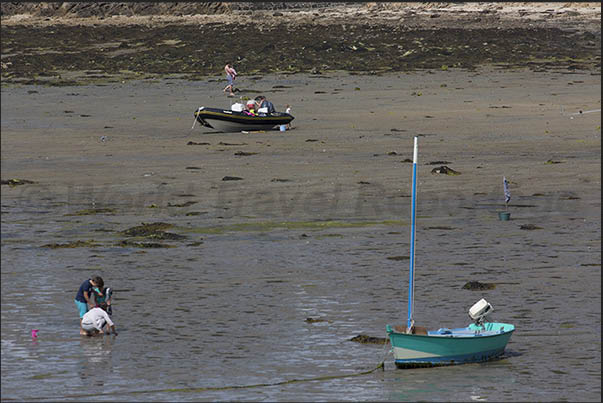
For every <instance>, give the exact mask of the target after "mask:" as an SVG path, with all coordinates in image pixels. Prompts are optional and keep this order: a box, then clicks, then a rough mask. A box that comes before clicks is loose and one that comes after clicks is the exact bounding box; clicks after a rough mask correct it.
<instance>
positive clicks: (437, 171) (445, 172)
mask: <svg viewBox="0 0 603 403" xmlns="http://www.w3.org/2000/svg"><path fill="white" fill-rule="evenodd" d="M431 173H432V174H443V175H451V176H454V175H460V174H461V173H460V172H458V171H455V170H454V169H452V168H449V167H447V166H446V165H442V166H441V167H439V168H434V169H432V170H431Z"/></svg>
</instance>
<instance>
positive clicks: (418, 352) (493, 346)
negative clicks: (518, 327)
mask: <svg viewBox="0 0 603 403" xmlns="http://www.w3.org/2000/svg"><path fill="white" fill-rule="evenodd" d="M414 140H415V141H414V152H413V168H412V207H411V233H410V234H411V235H410V270H409V272H410V274H409V286H408V321H407V324H406V327H402V326H392V325H387V326H386V330H387V335H388V337H389V340H390V342H391V346H392V351H393V355H394V360H395V361H394V362H395V364H396V366H397V367H398V368H416V367H432V366H439V365H454V364H465V363H471V362H481V361H487V360H490V359H493V358H496V357H499V356H501V355H502V354H503V352H504V350H505V347H506V345H507V343H508V341H509V339H510V338H511V335H512V334H513V331H514V330H515V326H513V325H510V324H508V323H490V322H486V321H485V317H486V316H487V315H488V314H490V313H491V312H492V305H490V304H489V303H488V302H487V301H486V300H485V299H483V298H482V299H481V300H480V301H478V302H477V303H476V304H475V305H473V306H472V307H471V308H470V309H469V317H470V318H471V319H472V320H473V321H474V322H473V323H471V324H469V325H468V326H467V327H462V328H454V329H447V328H440V329H438V330H432V331H428V330H427V329H425V328H423V327H420V326H416V325H415V321H414V318H413V310H414V269H415V221H416V195H417V156H418V138H417V137H415V139H414Z"/></svg>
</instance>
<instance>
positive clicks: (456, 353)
mask: <svg viewBox="0 0 603 403" xmlns="http://www.w3.org/2000/svg"><path fill="white" fill-rule="evenodd" d="M514 330H515V327H514V326H513V325H510V324H506V323H485V324H484V325H483V326H482V327H478V326H475V325H470V326H469V327H466V328H460V329H453V330H451V331H449V330H447V331H446V332H440V331H436V332H428V334H427V335H419V334H406V333H402V332H398V331H396V330H394V328H393V327H392V326H390V325H388V326H387V334H388V336H389V339H390V342H391V345H392V350H393V354H394V360H395V361H394V362H395V364H396V366H397V367H398V368H417V367H432V366H440V365H456V364H466V363H472V362H482V361H488V360H491V359H493V358H496V357H499V356H501V355H502V354H503V352H504V350H505V347H506V345H507V343H508V342H509V339H510V338H511V335H512V334H513V331H514Z"/></svg>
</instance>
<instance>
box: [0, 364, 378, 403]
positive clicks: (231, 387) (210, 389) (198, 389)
mask: <svg viewBox="0 0 603 403" xmlns="http://www.w3.org/2000/svg"><path fill="white" fill-rule="evenodd" d="M379 368H381V369H382V370H383V371H385V359H384V360H383V361H381V363H379V365H377V366H376V367H375V368H373V369H371V370H368V371H362V372H355V373H353V374H341V375H325V376H318V377H315V378H306V379H289V380H285V381H280V382H272V383H256V384H252V385H226V386H204V387H186V388H165V389H153V390H133V391H123V390H122V391H114V392H95V393H94V397H99V396H112V395H122V396H123V395H142V394H148V393H174V392H180V393H195V392H213V391H221V390H235V389H253V388H263V387H270V386H281V385H287V384H291V383H301V382H316V381H328V380H331V379H341V378H352V377H357V376H363V375H369V374H372V373H373V372H375V371H376V370H378V369H379ZM90 396H91V395H90V394H74V395H63V396H55V397H49V396H45V397H43V398H39V397H38V398H35V397H28V398H24V399H22V398H19V399H14V400H25V401H31V400H59V399H77V398H84V397H90ZM2 400H13V399H10V398H8V399H5V398H2Z"/></svg>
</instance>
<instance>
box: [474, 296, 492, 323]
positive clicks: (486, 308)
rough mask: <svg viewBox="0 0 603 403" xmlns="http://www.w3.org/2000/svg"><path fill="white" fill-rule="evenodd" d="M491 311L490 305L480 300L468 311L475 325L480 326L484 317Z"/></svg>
mask: <svg viewBox="0 0 603 403" xmlns="http://www.w3.org/2000/svg"><path fill="white" fill-rule="evenodd" d="M493 310H494V309H493V308H492V305H490V303H489V302H488V301H486V300H485V299H483V298H482V299H480V300H479V301H477V303H475V305H473V306H472V307H471V308H470V309H469V317H470V318H471V319H473V320H474V321H475V324H476V325H478V326H481V325H482V324H483V323H484V319H485V318H486V316H487V315H489V314H490V313H491V312H492V311H493Z"/></svg>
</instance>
